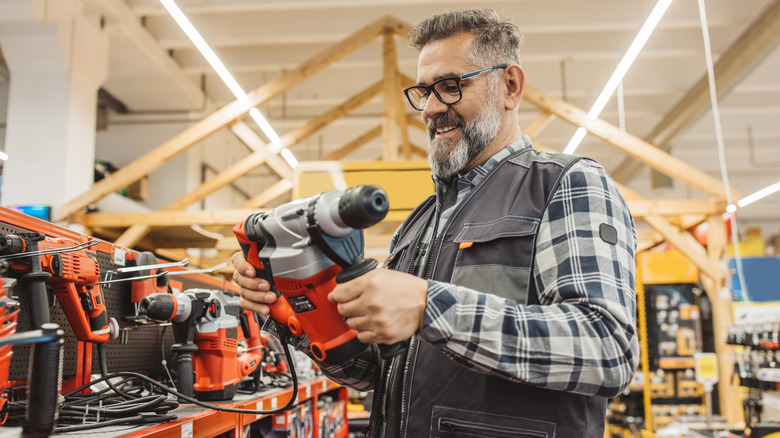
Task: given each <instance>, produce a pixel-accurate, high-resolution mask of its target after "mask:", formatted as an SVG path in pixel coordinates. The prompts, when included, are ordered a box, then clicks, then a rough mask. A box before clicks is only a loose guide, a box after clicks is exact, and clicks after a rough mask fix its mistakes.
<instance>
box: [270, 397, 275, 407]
mask: <svg viewBox="0 0 780 438" xmlns="http://www.w3.org/2000/svg"><path fill="white" fill-rule="evenodd" d="M271 409H272V410H273V409H276V397H274V398H272V399H271Z"/></svg>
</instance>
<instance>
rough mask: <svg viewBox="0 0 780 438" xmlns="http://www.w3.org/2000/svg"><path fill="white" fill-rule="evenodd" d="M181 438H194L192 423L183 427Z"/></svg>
mask: <svg viewBox="0 0 780 438" xmlns="http://www.w3.org/2000/svg"><path fill="white" fill-rule="evenodd" d="M181 438H192V421H189V422H187V423H184V424H182V425H181Z"/></svg>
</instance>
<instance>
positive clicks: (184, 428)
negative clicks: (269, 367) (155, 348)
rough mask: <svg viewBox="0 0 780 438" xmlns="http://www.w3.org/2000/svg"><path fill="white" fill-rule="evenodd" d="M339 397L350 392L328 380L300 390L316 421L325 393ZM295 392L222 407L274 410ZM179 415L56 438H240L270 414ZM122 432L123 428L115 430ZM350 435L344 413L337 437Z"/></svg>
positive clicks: (201, 411) (193, 410)
mask: <svg viewBox="0 0 780 438" xmlns="http://www.w3.org/2000/svg"><path fill="white" fill-rule="evenodd" d="M332 392H333V393H335V394H336V397H334V398H338V399H339V400H346V398H347V390H346V388H345V387H341V386H339V385H337V384H336V383H334V382H332V381H330V380H327V379H325V378H322V379H317V380H312V381H305V382H301V383H300V385H299V387H298V400H299V401H300V402H306V401H307V400H312V401H313V402H314V403H313V405H314V406H315V411H314V418H315V419H316V418H318V412H317V408H316V406H317V400H318V398H319V397H320V396H321V395H323V394H325V393H329V394H330V393H332ZM292 393H293V391H292V388H284V389H275V390H270V391H266V392H264V393H261V394H252V395H246V394H238V395H236V398H235V399H234V400H232V401H231V402H229V403H219V404H220V405H221V406H227V407H234V408H241V409H252V410H271V409H275V408H277V407H281V406H284V405H285V404H286V403H287V402H288V401H289V400H290V396H291V395H292ZM172 413H173V414H176V415H179V416H180V417H179V419H178V420H176V421H171V422H169V423H163V424H156V425H151V426H147V427H136V428H133V429H127V428H126V427H125V428H122V429H121V432H110V429H108V428H106V429H107V430H104V429H95V430H94V431H92V433H91V434H88V433H85V432H82V433H65V434H57V435H55V436H62V437H73V438H75V437H88V436H90V437H91V436H94V435H95V434H99V435H100V436H101V437H116V438H119V437H121V438H173V437H175V438H184V437H187V438H211V437H216V436H231V437H235V438H240V437H244V436H248V435H244V427H245V426H248V425H250V424H251V423H254V422H255V421H258V420H261V419H262V418H265V417H268V415H267V414H238V413H233V412H220V411H215V410H213V409H205V408H201V407H200V406H195V405H182V406H181V407H179V408H178V409H176V410H174V411H172ZM114 429H119V428H114ZM312 432H313V433H312V436H313V437H319V436H320V434H319V429H318V425H317V422H316V421H315V423H314V429H313V431H312ZM347 434H348V430H347V419H346V410H345V411H344V427H343V428H342V429H341V430H340V431H339V432H338V433H337V434H336V435H335V437H337V438H346V437H347Z"/></svg>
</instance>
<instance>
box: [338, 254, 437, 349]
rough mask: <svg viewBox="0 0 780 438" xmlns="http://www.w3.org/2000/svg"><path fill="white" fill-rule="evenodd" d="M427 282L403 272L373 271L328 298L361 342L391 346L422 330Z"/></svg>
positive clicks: (350, 282) (340, 288)
mask: <svg viewBox="0 0 780 438" xmlns="http://www.w3.org/2000/svg"><path fill="white" fill-rule="evenodd" d="M427 297H428V282H427V281H426V280H423V279H422V278H419V277H415V276H413V275H410V274H405V273H403V272H397V271H389V270H386V269H375V270H373V271H371V272H368V273H366V274H363V275H361V276H360V277H358V278H355V279H354V280H350V281H348V282H346V283H342V284H339V285H337V286H336V288H335V289H333V291H332V292H331V293H330V295H328V300H330V301H332V302H334V303H338V310H339V313H340V314H341V315H342V316H343V317H344V318H345V320H346V323H347V325H348V326H349V327H350V328H352V329H354V330H357V332H358V339H359V340H360V341H361V342H363V343H378V344H394V343H396V342H400V341H404V340H406V339H409V338H410V337H412V335H414V333H415V332H417V330H419V329H420V328H421V327H422V324H423V321H424V318H425V305H426V302H427Z"/></svg>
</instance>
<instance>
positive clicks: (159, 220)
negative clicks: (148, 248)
mask: <svg viewBox="0 0 780 438" xmlns="http://www.w3.org/2000/svg"><path fill="white" fill-rule="evenodd" d="M257 212H258V210H257V209H229V210H199V211H184V210H177V211H154V212H149V213H87V214H85V215H84V219H83V221H82V223H83V224H85V225H86V226H88V227H102V228H125V227H129V226H131V225H146V226H149V227H176V226H188V225H193V224H197V225H202V226H206V225H234V224H236V223H238V222H239V221H241V220H243V219H246V218H247V216H249V215H250V214H253V213H257Z"/></svg>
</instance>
